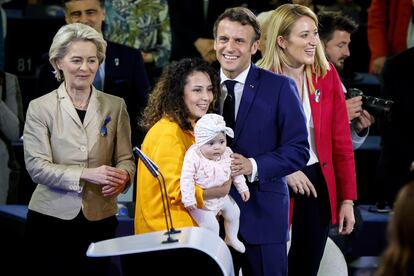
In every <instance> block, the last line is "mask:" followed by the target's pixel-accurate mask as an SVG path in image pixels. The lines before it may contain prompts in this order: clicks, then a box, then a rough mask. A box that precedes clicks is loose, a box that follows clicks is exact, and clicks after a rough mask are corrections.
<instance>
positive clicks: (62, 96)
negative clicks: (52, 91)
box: [57, 82, 82, 127]
mask: <svg viewBox="0 0 414 276" xmlns="http://www.w3.org/2000/svg"><path fill="white" fill-rule="evenodd" d="M57 93H58V100H59V101H60V105H61V107H62V111H64V112H66V113H68V114H69V116H70V117H71V118H72V119H73V121H74V122H75V123H76V124H77V125H79V126H80V127H82V122H81V120H80V118H79V115H78V113H77V112H76V109H75V107H74V106H73V104H72V101H71V100H70V98H69V95H68V93H67V92H66V88H65V82H62V84H61V85H60V86H59V88H58V90H57Z"/></svg>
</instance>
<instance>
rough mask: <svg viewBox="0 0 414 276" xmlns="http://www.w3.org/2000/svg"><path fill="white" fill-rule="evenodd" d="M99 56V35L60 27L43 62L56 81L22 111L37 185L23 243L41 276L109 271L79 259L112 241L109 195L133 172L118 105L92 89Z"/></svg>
mask: <svg viewBox="0 0 414 276" xmlns="http://www.w3.org/2000/svg"><path fill="white" fill-rule="evenodd" d="M105 49H106V42H105V41H104V40H103V38H102V35H101V34H99V33H98V32H96V31H95V30H94V29H93V28H91V27H89V26H87V25H84V24H80V23H75V24H69V25H65V26H63V27H62V28H60V30H59V31H58V32H57V34H56V35H55V37H54V39H53V42H52V45H51V47H50V50H49V56H50V62H51V64H52V65H53V67H54V69H55V76H56V78H57V79H58V80H63V82H62V84H61V85H60V86H59V88H58V89H56V90H54V91H52V92H50V93H49V94H46V95H44V96H42V97H40V98H37V99H35V100H33V101H31V102H30V104H29V108H28V110H27V115H26V124H25V128H24V134H23V143H24V154H25V163H26V168H27V170H28V172H29V174H30V176H31V177H32V179H33V181H34V182H35V183H37V184H38V185H37V187H36V190H35V191H34V193H33V195H32V198H31V200H30V203H29V211H28V214H27V223H26V238H27V241H26V243H27V245H28V250H27V253H28V254H29V255H28V258H29V259H28V261H29V262H30V263H31V264H32V266H33V269H35V270H37V272H39V273H41V274H42V275H88V274H89V275H105V274H106V273H108V271H109V264H110V262H109V258H97V259H93V258H87V257H86V250H87V248H88V246H89V244H90V243H91V242H96V241H99V240H104V239H109V238H113V237H115V231H116V226H117V224H118V221H117V218H116V213H117V204H116V203H117V195H118V194H119V193H121V192H123V191H124V190H125V189H126V188H127V186H128V185H129V183H130V179H132V177H133V175H134V173H135V165H134V157H133V155H132V147H131V141H130V137H131V136H130V132H131V129H130V125H129V117H128V113H127V111H126V105H125V102H124V100H122V99H121V98H118V97H116V96H112V95H109V94H105V93H103V92H101V91H98V90H96V89H95V88H94V86H93V85H92V82H93V80H94V78H95V74H96V73H97V71H98V67H99V65H100V64H101V63H102V62H103V61H104V57H105ZM39 250H40V251H41V252H45V253H46V256H45V255H44V253H42V254H39V253H38V252H39Z"/></svg>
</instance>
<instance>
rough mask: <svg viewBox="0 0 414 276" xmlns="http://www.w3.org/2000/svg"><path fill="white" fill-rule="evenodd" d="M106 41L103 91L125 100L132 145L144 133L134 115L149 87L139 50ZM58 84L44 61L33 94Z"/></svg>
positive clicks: (140, 109)
mask: <svg viewBox="0 0 414 276" xmlns="http://www.w3.org/2000/svg"><path fill="white" fill-rule="evenodd" d="M107 43H108V46H107V48H106V58H105V80H104V88H103V91H104V92H105V93H108V94H112V95H115V96H118V97H121V98H123V99H124V100H125V103H126V104H127V111H128V114H129V117H130V120H131V129H132V145H140V144H141V142H142V140H143V138H144V134H143V133H142V132H141V131H140V129H139V128H138V127H137V118H138V117H139V115H140V114H141V112H142V111H143V109H144V107H145V106H146V104H147V99H148V92H149V89H150V83H149V80H148V76H147V73H146V71H145V65H144V61H143V59H142V55H141V51H139V50H137V49H134V48H131V47H128V46H125V45H122V44H118V43H114V42H110V41H107ZM47 60H48V58H47ZM58 87H59V82H58V81H57V80H56V78H55V76H54V74H53V67H52V66H51V65H50V64H49V63H47V64H43V65H42V66H41V67H40V69H39V73H38V81H37V95H36V96H37V97H39V96H42V95H44V94H47V93H49V92H51V91H52V90H54V89H56V88H58Z"/></svg>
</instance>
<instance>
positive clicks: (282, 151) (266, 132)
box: [230, 64, 309, 244]
mask: <svg viewBox="0 0 414 276" xmlns="http://www.w3.org/2000/svg"><path fill="white" fill-rule="evenodd" d="M233 151H234V152H237V153H240V154H242V155H243V156H244V157H247V158H254V160H255V161H256V163H257V169H258V176H259V180H258V181H255V182H253V183H250V184H249V189H250V193H251V196H250V199H249V200H248V201H247V202H243V201H242V200H241V197H240V195H239V194H238V193H237V190H236V189H235V188H234V186H232V189H231V192H230V193H231V195H232V197H233V198H234V199H235V201H236V202H237V204H238V205H239V207H240V229H239V233H240V235H241V236H242V237H243V239H245V240H246V241H247V242H248V243H250V244H264V243H282V242H286V241H287V240H288V237H289V236H288V214H289V192H288V187H287V183H286V179H285V176H286V175H288V174H291V173H293V172H295V171H297V170H300V169H302V168H303V167H304V166H305V165H306V163H307V161H308V159H309V144H308V133H307V129H306V123H305V114H304V112H303V109H302V104H301V103H300V99H299V96H298V93H297V89H296V84H295V83H294V81H293V80H292V79H290V78H288V77H285V76H281V75H277V74H275V73H272V72H270V71H268V70H264V69H261V68H258V67H257V66H255V65H254V64H252V66H251V68H250V71H249V73H248V76H247V79H246V83H245V85H244V90H243V95H242V99H241V102H240V107H239V110H238V114H237V118H236V124H235V136H234V140H233Z"/></svg>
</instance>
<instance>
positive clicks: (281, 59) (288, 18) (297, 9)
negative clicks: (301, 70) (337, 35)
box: [257, 4, 329, 93]
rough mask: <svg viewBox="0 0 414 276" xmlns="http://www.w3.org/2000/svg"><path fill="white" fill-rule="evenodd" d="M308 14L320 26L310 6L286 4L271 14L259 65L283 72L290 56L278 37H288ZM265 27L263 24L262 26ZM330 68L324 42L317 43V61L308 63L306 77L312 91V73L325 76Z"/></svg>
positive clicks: (265, 23)
mask: <svg viewBox="0 0 414 276" xmlns="http://www.w3.org/2000/svg"><path fill="white" fill-rule="evenodd" d="M303 16H307V17H309V18H311V19H312V20H313V21H314V22H315V25H316V26H318V18H317V17H316V15H315V13H314V12H313V11H312V10H311V9H309V8H308V7H305V6H302V5H296V4H284V5H281V6H279V7H278V8H277V9H275V10H274V11H273V12H272V14H271V16H270V17H269V18H268V19H267V20H265V22H264V23H263V24H264V25H265V26H264V27H266V29H267V31H266V37H267V39H266V47H265V51H264V52H262V58H261V59H260V60H259V61H258V62H257V65H258V66H259V67H262V68H265V69H268V70H272V71H274V72H276V73H280V74H281V73H283V72H282V65H283V64H286V65H288V64H289V61H288V58H287V56H286V54H285V53H284V51H283V49H282V48H281V47H280V46H279V45H278V43H277V38H278V37H279V36H283V37H284V38H286V39H287V38H288V37H289V35H290V33H291V32H292V28H293V25H294V24H295V23H296V22H297V21H298V20H299V18H301V17H303ZM262 27H263V26H262ZM328 70H329V62H328V60H327V59H326V56H325V53H324V50H323V47H322V44H321V43H320V41H319V43H318V44H317V45H316V53H315V62H314V64H312V65H306V67H305V71H306V77H307V79H308V83H309V88H310V91H311V93H314V92H315V88H314V86H313V83H312V81H311V80H312V74H315V76H316V78H318V77H323V76H325V75H326V72H327V71H328Z"/></svg>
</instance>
